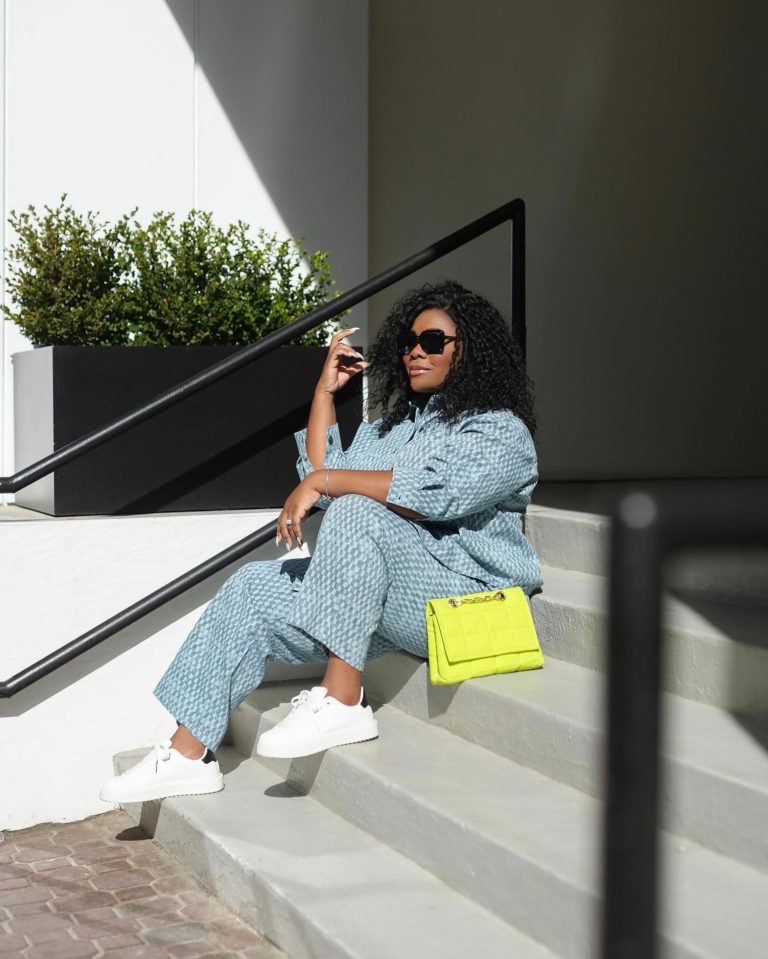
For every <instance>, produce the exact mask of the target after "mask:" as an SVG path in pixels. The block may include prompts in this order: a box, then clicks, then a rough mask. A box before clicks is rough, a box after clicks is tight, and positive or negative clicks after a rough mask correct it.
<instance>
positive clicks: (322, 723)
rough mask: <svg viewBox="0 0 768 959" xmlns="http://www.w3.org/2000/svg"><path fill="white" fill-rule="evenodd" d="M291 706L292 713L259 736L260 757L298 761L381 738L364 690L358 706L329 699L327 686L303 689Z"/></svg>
mask: <svg viewBox="0 0 768 959" xmlns="http://www.w3.org/2000/svg"><path fill="white" fill-rule="evenodd" d="M291 703H292V704H293V709H292V710H291V712H290V713H289V714H288V715H287V716H286V717H285V719H284V720H283V721H282V722H280V723H278V724H277V726H275V727H274V728H273V729H270V730H268V731H267V732H265V733H262V735H261V736H259V740H258V742H257V743H256V753H257V755H259V756H270V757H272V758H273V759H295V758H296V757H298V756H310V755H311V754H312V753H319V752H321V751H322V750H323V749H330V747H331V746H344V745H347V744H348V743H360V742H364V741H365V740H368V739H376V737H377V736H378V735H379V727H378V724H377V723H376V720H375V719H374V716H373V710H372V709H371V707H370V706H369V705H368V703H367V702H366V701H365V693H364V691H363V690H361V691H360V702H359V703H358V704H357V705H356V706H347V705H345V704H344V703H342V702H339V700H338V699H334V697H333V696H329V695H328V690H327V689H326V688H325V686H313V687H312V689H302V691H301V692H300V693H299V695H298V696H294V697H293V699H292V700H291Z"/></svg>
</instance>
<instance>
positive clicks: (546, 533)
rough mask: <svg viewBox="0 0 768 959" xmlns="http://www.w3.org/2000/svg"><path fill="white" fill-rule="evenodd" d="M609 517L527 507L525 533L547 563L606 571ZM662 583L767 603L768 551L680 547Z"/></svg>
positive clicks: (681, 589) (674, 588)
mask: <svg viewBox="0 0 768 959" xmlns="http://www.w3.org/2000/svg"><path fill="white" fill-rule="evenodd" d="M610 527H611V523H610V519H609V518H608V517H607V516H603V515H600V514H598V513H587V512H581V511H578V510H572V509H555V508H553V507H550V506H530V507H529V508H528V510H527V511H526V518H525V533H526V536H527V537H528V539H529V540H530V541H531V543H532V544H533V546H534V548H535V549H536V553H537V555H538V557H539V559H540V560H541V562H542V563H543V564H544V565H546V566H555V567H558V568H559V569H569V570H574V571H576V572H581V573H592V574H593V575H599V576H602V575H606V573H607V570H608V553H609V543H610ZM664 574H665V577H664V582H665V588H666V589H667V590H668V591H669V592H672V593H676V594H680V595H683V596H685V595H687V594H689V593H693V594H696V595H701V596H705V597H710V598H713V599H725V600H730V601H736V602H739V601H742V600H748V601H751V602H755V601H759V602H761V603H763V604H766V603H768V550H755V549H741V550H740V549H735V548H728V549H724V548H721V547H718V548H708V549H701V548H699V549H695V550H692V549H689V550H683V551H681V552H680V553H678V554H675V555H674V556H671V557H670V558H669V560H668V561H667V563H666V565H665V571H664Z"/></svg>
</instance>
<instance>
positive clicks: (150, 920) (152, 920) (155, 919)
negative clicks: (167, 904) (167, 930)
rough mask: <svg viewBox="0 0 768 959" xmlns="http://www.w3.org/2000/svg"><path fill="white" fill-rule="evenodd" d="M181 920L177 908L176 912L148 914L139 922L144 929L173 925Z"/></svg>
mask: <svg viewBox="0 0 768 959" xmlns="http://www.w3.org/2000/svg"><path fill="white" fill-rule="evenodd" d="M180 922H182V918H181V916H180V915H179V912H178V910H177V911H176V912H165V913H163V914H162V915H160V916H148V917H147V918H146V919H142V920H141V923H142V925H143V926H144V929H145V930H147V929H159V928H160V927H161V926H173V925H177V924H178V923H180Z"/></svg>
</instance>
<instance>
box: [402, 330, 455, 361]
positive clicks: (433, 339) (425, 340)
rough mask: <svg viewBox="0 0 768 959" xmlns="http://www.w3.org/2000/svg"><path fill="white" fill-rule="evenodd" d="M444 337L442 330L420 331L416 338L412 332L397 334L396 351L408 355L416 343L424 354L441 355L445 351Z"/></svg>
mask: <svg viewBox="0 0 768 959" xmlns="http://www.w3.org/2000/svg"><path fill="white" fill-rule="evenodd" d="M445 342H446V336H445V333H443V331H442V330H422V332H421V333H419V335H418V336H417V335H416V334H415V333H414V332H413V330H409V331H408V332H407V333H399V334H398V336H397V349H398V352H399V353H402V354H404V355H406V356H407V355H408V354H409V353H410V352H411V350H412V349H413V348H414V347H415V346H416V344H417V343H418V344H419V346H420V347H421V348H422V350H424V352H425V353H442V352H443V350H444V349H445Z"/></svg>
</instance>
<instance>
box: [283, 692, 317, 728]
mask: <svg viewBox="0 0 768 959" xmlns="http://www.w3.org/2000/svg"><path fill="white" fill-rule="evenodd" d="M323 698H324V697H323ZM322 701H323V700H322V699H318V698H317V697H316V696H313V695H312V691H311V690H309V689H302V691H301V692H300V693H299V695H298V696H293V697H292V698H291V705H292V706H293V709H292V710H291V711H290V713H289V714H288V715H287V716H286V718H285V719H284V720H283V722H293V720H294V719H296V717H297V716H300V715H301V713H302V712H303V711H304V709H305V708H308V709H310V710H311V711H312V712H313V713H319V712H320V709H321V703H322Z"/></svg>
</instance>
